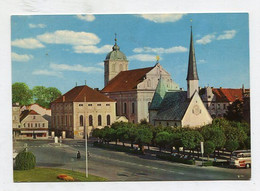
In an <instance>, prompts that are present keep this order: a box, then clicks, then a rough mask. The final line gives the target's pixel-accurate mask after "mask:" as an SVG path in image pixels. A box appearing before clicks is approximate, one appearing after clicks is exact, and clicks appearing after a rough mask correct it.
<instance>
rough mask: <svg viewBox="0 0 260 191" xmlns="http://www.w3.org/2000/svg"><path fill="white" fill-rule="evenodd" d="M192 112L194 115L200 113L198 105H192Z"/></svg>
mask: <svg viewBox="0 0 260 191" xmlns="http://www.w3.org/2000/svg"><path fill="white" fill-rule="evenodd" d="M192 112H193V113H194V114H195V115H199V114H200V113H201V110H200V107H199V106H198V105H194V107H193V109H192Z"/></svg>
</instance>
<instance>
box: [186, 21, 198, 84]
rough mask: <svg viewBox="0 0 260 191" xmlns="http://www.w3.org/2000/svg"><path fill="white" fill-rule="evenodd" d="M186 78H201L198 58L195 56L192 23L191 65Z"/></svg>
mask: <svg viewBox="0 0 260 191" xmlns="http://www.w3.org/2000/svg"><path fill="white" fill-rule="evenodd" d="M186 80H199V77H198V72H197V65H196V58H195V50H194V45H193V35H192V25H191V34H190V53H189V65H188V74H187V78H186Z"/></svg>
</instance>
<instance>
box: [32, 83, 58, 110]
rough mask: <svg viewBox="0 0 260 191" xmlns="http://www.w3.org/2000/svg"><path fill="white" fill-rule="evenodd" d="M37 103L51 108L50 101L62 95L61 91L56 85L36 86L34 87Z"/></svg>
mask: <svg viewBox="0 0 260 191" xmlns="http://www.w3.org/2000/svg"><path fill="white" fill-rule="evenodd" d="M32 91H33V98H34V100H35V103H37V104H39V105H41V106H43V107H45V108H50V103H51V102H52V101H54V100H55V99H57V98H58V97H60V96H61V92H60V91H59V90H58V89H57V88H54V87H49V88H46V87H44V86H35V87H34V88H33V89H32Z"/></svg>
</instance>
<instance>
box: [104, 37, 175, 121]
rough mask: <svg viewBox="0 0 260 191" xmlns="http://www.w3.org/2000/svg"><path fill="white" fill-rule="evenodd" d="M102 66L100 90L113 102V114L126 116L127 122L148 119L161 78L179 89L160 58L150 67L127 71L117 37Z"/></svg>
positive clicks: (168, 84)
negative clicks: (101, 86)
mask: <svg viewBox="0 0 260 191" xmlns="http://www.w3.org/2000/svg"><path fill="white" fill-rule="evenodd" d="M104 66H105V71H104V77H105V87H104V88H103V90H102V91H101V92H102V93H103V94H104V95H106V96H108V97H109V98H111V99H113V100H115V101H116V115H117V116H125V117H126V118H127V119H128V121H129V122H133V123H138V122H140V120H142V119H146V120H147V121H149V113H148V108H149V106H150V104H151V101H152V98H153V95H154V92H155V89H156V87H157V84H158V81H159V79H160V77H161V78H163V79H164V80H165V85H166V87H167V88H168V89H169V90H179V89H180V88H179V85H178V84H176V83H175V82H174V81H173V80H172V78H171V75H170V74H169V73H168V72H167V71H166V70H165V69H163V67H162V66H161V65H160V63H159V59H158V60H157V62H156V64H155V65H154V66H152V67H148V68H140V69H134V70H128V60H127V58H126V56H125V54H124V53H123V52H121V51H120V48H119V46H118V45H117V39H116V38H115V45H114V46H113V48H112V51H111V52H109V53H108V54H107V56H106V59H105V61H104Z"/></svg>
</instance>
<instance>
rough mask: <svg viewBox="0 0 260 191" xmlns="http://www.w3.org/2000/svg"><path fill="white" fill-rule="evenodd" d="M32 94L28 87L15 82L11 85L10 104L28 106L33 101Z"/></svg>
mask: <svg viewBox="0 0 260 191" xmlns="http://www.w3.org/2000/svg"><path fill="white" fill-rule="evenodd" d="M32 98H33V94H32V91H31V90H30V89H29V87H28V86H27V85H26V84H25V83H22V82H16V83H14V84H13V85H12V103H19V104H20V105H29V104H31V103H32V101H33V99H32Z"/></svg>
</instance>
